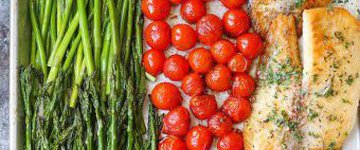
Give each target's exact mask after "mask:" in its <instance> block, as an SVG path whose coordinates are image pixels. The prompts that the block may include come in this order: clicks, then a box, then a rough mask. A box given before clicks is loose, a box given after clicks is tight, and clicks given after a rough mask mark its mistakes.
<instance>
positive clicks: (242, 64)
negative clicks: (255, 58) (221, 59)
mask: <svg viewBox="0 0 360 150" xmlns="http://www.w3.org/2000/svg"><path fill="white" fill-rule="evenodd" d="M250 66H251V60H250V59H248V58H246V57H245V56H244V55H243V54H241V53H238V54H236V55H235V56H234V57H232V58H231V59H230V61H229V62H228V67H229V69H230V70H231V71H232V72H236V73H244V72H247V71H248V70H249V68H250Z"/></svg>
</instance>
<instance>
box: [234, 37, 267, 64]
mask: <svg viewBox="0 0 360 150" xmlns="http://www.w3.org/2000/svg"><path fill="white" fill-rule="evenodd" d="M236 47H237V49H238V50H239V51H240V52H241V53H243V54H244V55H245V56H246V57H247V58H250V59H253V58H256V57H257V56H259V55H260V54H261V53H262V52H263V50H264V45H263V42H262V40H261V38H260V37H259V36H258V35H256V34H255V33H248V34H243V35H241V36H239V37H238V38H237V41H236Z"/></svg>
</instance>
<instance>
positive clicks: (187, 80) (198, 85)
mask: <svg viewBox="0 0 360 150" xmlns="http://www.w3.org/2000/svg"><path fill="white" fill-rule="evenodd" d="M181 89H182V90H183V91H184V93H185V94H187V95H190V96H196V95H200V94H202V93H203V92H204V90H205V83H204V80H203V78H202V77H201V75H200V74H197V73H190V74H188V75H186V76H185V77H184V78H183V80H182V82H181Z"/></svg>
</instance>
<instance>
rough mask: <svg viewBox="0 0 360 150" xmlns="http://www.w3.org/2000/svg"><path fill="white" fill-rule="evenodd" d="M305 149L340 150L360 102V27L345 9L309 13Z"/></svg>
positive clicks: (305, 55)
mask: <svg viewBox="0 0 360 150" xmlns="http://www.w3.org/2000/svg"><path fill="white" fill-rule="evenodd" d="M303 19H304V23H303V26H304V30H303V31H304V32H303V36H304V52H303V61H304V62H303V64H304V70H303V72H304V73H303V80H302V87H303V91H304V93H305V95H304V98H303V100H302V101H303V102H304V103H305V105H306V107H305V109H306V114H307V119H306V120H305V122H304V126H303V127H302V131H303V132H304V138H303V146H304V147H305V149H340V148H341V147H342V145H343V143H344V141H345V139H346V137H347V135H348V134H349V133H350V131H351V130H352V128H353V126H354V123H355V120H356V119H357V118H356V114H357V108H358V104H359V99H360V80H359V73H360V23H359V22H358V21H357V20H356V18H355V17H354V16H352V15H351V14H350V13H349V12H348V11H347V10H345V9H342V8H332V9H329V8H317V9H311V10H305V11H304V14H303Z"/></svg>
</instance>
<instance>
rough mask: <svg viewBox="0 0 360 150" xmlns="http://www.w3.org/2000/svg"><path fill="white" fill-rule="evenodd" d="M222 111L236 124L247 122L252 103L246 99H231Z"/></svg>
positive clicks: (225, 103)
mask: <svg viewBox="0 0 360 150" xmlns="http://www.w3.org/2000/svg"><path fill="white" fill-rule="evenodd" d="M222 111H223V112H224V113H225V114H227V115H228V116H229V117H230V118H231V119H232V121H234V122H235V123H238V122H242V121H244V120H246V119H247V118H248V117H249V116H250V113H251V106H250V102H249V100H248V99H246V98H235V97H231V96H230V97H229V98H228V99H227V100H225V102H224V103H223V105H222Z"/></svg>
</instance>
